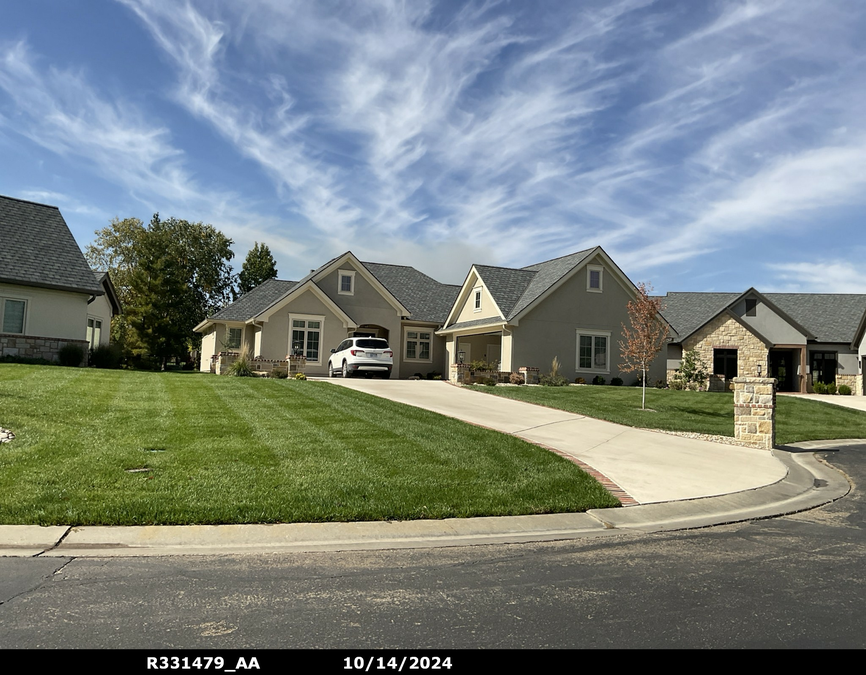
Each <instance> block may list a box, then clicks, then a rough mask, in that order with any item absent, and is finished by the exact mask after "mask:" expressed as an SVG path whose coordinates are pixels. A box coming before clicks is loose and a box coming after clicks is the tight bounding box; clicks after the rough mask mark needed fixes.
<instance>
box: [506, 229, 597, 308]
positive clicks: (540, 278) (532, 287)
mask: <svg viewBox="0 0 866 675" xmlns="http://www.w3.org/2000/svg"><path fill="white" fill-rule="evenodd" d="M600 250H601V248H600V247H598V246H596V247H594V248H588V249H586V250H585V251H578V252H577V253H571V254H569V255H564V256H561V257H559V258H554V259H553V260H546V261H544V262H540V263H537V264H535V265H529V266H528V267H524V268H522V269H524V270H529V271H530V272H535V273H536V274H535V277H533V279H532V281H531V282H530V283H529V285H528V286H527V288H526V290H525V291H524V292H523V295H522V296H520V300H518V302H517V304H516V305H514V307H513V308H512V310H511V311H510V312H509V313H508V318H509V319H513V318H514V317H516V316H517V315H518V314H520V313H521V312H522V311H523V310H525V309H526V308H528V307H529V306H530V305H531V304H532V303H534V302H535V301H536V300H538V299H539V298H540V297H541V296H542V295H544V294H545V293H546V292H547V291H548V290H549V289H550V288H551V287H552V286H554V285H555V284H556V282H557V281H559V280H560V279H562V278H563V277H564V276H565V275H566V274H568V273H569V272H571V271H572V270H573V269H574V268H575V267H578V266H579V265H580V264H582V263H584V262H586V261H587V260H588V259H589V258H590V257H591V256H592V255H593V254H594V253H595V252H596V251H600ZM503 311H504V310H503Z"/></svg>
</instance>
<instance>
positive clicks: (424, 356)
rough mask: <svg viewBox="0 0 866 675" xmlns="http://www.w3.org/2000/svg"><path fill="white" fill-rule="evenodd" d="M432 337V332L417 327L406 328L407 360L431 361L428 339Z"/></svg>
mask: <svg viewBox="0 0 866 675" xmlns="http://www.w3.org/2000/svg"><path fill="white" fill-rule="evenodd" d="M432 337H433V333H432V332H430V331H424V330H419V329H417V328H413V329H411V330H407V331H406V352H405V359H406V360H407V361H431V360H432V359H431V358H430V340H431V338H432Z"/></svg>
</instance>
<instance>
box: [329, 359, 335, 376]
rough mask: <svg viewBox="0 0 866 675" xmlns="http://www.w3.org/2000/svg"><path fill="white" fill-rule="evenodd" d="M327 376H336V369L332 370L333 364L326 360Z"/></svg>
mask: <svg viewBox="0 0 866 675" xmlns="http://www.w3.org/2000/svg"><path fill="white" fill-rule="evenodd" d="M328 377H337V371H336V370H334V364H333V363H331V362H330V361H328Z"/></svg>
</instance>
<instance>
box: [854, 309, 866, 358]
mask: <svg viewBox="0 0 866 675" xmlns="http://www.w3.org/2000/svg"><path fill="white" fill-rule="evenodd" d="M864 333H866V312H863V316H862V318H861V319H860V324H859V325H858V326H857V330H856V331H855V332H854V339H853V340H852V341H851V349H857V350H859V349H860V343H861V342H862V341H863V334H864Z"/></svg>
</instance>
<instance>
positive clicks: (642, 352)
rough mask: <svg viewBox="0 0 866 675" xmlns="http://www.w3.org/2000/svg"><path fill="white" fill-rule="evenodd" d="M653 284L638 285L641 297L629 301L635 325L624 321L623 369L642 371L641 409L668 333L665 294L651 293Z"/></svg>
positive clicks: (621, 347)
mask: <svg viewBox="0 0 866 675" xmlns="http://www.w3.org/2000/svg"><path fill="white" fill-rule="evenodd" d="M651 292H652V286H648V285H647V284H645V283H643V282H641V283H639V284H638V285H637V297H636V298H635V299H634V300H632V301H631V302H629V303H628V305H627V309H628V317H629V321H630V323H631V327H630V328H627V327H626V326H625V324H623V325H622V337H623V339H622V340H620V343H619V349H620V355H621V356H622V360H623V362H622V364H621V365H620V370H623V371H625V372H627V373H631V372H634V371H636V370H639V371H641V387H642V389H643V391H642V392H641V410H645V409H646V377H647V371H648V370H649V366H650V364H651V363H652V362H653V360H654V359H655V357H656V356H658V354H659V352H660V351H661V350H662V347H663V346H664V344H665V339H666V338H667V335H668V326H667V323H665V321H664V319H662V318H661V315H660V312H661V309H662V303H661V298H653V297H651V296H650V293H651Z"/></svg>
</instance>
